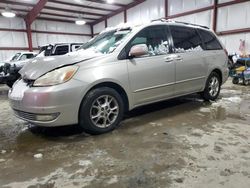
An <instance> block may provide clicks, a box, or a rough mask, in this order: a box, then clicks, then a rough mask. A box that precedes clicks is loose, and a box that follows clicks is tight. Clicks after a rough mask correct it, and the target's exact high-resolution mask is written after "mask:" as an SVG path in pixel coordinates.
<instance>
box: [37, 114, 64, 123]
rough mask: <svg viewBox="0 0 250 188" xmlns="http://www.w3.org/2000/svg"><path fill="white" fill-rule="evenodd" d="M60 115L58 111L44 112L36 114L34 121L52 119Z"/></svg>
mask: <svg viewBox="0 0 250 188" xmlns="http://www.w3.org/2000/svg"><path fill="white" fill-rule="evenodd" d="M59 115H60V113H54V114H46V115H42V114H39V115H36V121H44V122H45V121H53V120H55V119H56V118H58V116H59Z"/></svg>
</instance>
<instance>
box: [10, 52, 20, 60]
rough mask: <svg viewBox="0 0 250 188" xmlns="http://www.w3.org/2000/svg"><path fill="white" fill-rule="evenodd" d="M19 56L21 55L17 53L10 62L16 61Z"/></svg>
mask: <svg viewBox="0 0 250 188" xmlns="http://www.w3.org/2000/svg"><path fill="white" fill-rule="evenodd" d="M20 55H21V53H17V54H16V55H14V57H13V58H12V59H11V61H16V60H17V59H18V57H19V56H20Z"/></svg>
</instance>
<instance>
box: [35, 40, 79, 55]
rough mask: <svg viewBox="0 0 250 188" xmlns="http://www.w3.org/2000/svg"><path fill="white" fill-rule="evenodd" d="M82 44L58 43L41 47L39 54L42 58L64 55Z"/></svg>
mask: <svg viewBox="0 0 250 188" xmlns="http://www.w3.org/2000/svg"><path fill="white" fill-rule="evenodd" d="M83 44H84V43H58V44H49V45H46V46H41V47H40V51H39V54H42V55H44V56H54V55H64V54H67V53H69V52H74V51H76V50H77V49H78V48H79V47H80V46H82V45H83Z"/></svg>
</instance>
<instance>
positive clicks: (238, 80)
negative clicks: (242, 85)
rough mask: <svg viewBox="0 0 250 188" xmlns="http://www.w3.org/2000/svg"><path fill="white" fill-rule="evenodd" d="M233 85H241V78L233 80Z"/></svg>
mask: <svg viewBox="0 0 250 188" xmlns="http://www.w3.org/2000/svg"><path fill="white" fill-rule="evenodd" d="M232 82H233V84H239V82H240V79H239V78H236V77H234V78H233V80H232Z"/></svg>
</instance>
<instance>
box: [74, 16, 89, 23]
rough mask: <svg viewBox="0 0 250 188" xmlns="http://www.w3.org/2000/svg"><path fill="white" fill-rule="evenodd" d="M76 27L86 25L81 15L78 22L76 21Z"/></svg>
mask: <svg viewBox="0 0 250 188" xmlns="http://www.w3.org/2000/svg"><path fill="white" fill-rule="evenodd" d="M75 23H76V25H85V24H86V21H85V20H84V19H83V18H82V16H81V15H80V16H79V18H78V20H76V21H75Z"/></svg>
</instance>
